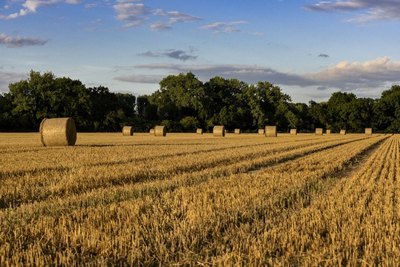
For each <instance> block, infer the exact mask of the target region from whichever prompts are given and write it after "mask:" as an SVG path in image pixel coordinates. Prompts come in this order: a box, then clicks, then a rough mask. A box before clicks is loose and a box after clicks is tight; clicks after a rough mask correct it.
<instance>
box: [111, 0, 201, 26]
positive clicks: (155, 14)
mask: <svg viewBox="0 0 400 267" xmlns="http://www.w3.org/2000/svg"><path fill="white" fill-rule="evenodd" d="M136 2H140V1H136V0H122V1H117V3H116V4H115V5H114V10H115V12H116V13H117V16H116V17H117V19H118V20H120V21H123V22H124V23H125V26H126V27H136V26H139V25H142V24H143V23H144V22H145V21H146V20H150V19H154V18H157V19H160V18H167V21H165V22H163V21H162V22H160V21H159V22H155V23H152V24H151V25H150V29H151V30H153V31H162V30H170V29H172V26H173V25H174V24H176V23H183V22H194V21H197V20H200V18H199V17H196V16H192V15H189V14H185V13H182V12H179V11H164V10H162V9H152V8H150V7H148V6H146V5H145V4H143V3H141V2H140V3H136Z"/></svg>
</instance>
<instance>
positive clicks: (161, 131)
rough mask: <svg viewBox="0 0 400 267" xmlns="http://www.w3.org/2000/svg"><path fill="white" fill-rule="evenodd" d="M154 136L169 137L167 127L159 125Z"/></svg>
mask: <svg viewBox="0 0 400 267" xmlns="http://www.w3.org/2000/svg"><path fill="white" fill-rule="evenodd" d="M154 135H155V136H166V135H167V129H166V128H165V126H161V125H157V126H156V127H154Z"/></svg>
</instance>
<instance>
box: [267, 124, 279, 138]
mask: <svg viewBox="0 0 400 267" xmlns="http://www.w3.org/2000/svg"><path fill="white" fill-rule="evenodd" d="M264 132H265V136H266V137H277V136H278V132H277V129H276V126H275V125H269V126H265V131H264Z"/></svg>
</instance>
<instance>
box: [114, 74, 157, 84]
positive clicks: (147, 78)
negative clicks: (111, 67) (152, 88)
mask: <svg viewBox="0 0 400 267" xmlns="http://www.w3.org/2000/svg"><path fill="white" fill-rule="evenodd" d="M163 78H164V75H135V74H131V75H125V76H118V77H115V78H114V80H117V81H121V82H131V83H151V84H155V83H159V82H160V81H161V80H162V79H163Z"/></svg>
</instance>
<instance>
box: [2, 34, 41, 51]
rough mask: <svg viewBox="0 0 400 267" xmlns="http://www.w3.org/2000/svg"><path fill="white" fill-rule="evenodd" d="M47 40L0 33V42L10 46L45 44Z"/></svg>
mask: <svg viewBox="0 0 400 267" xmlns="http://www.w3.org/2000/svg"><path fill="white" fill-rule="evenodd" d="M46 43H47V40H42V39H39V38H31V37H13V36H9V35H6V34H4V33H0V44H2V45H5V46H6V47H9V48H17V47H23V46H34V45H45V44H46Z"/></svg>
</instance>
